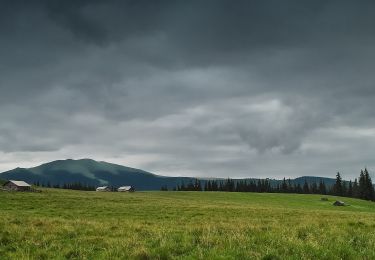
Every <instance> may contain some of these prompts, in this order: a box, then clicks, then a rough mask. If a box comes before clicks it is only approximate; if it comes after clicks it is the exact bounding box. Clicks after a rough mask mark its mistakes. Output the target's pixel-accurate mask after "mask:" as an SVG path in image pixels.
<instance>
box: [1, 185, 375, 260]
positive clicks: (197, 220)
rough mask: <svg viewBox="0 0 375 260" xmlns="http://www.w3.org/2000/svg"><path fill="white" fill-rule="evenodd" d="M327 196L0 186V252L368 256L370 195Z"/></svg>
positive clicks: (373, 212) (374, 227)
mask: <svg viewBox="0 0 375 260" xmlns="http://www.w3.org/2000/svg"><path fill="white" fill-rule="evenodd" d="M329 198H330V201H328V202H326V201H321V200H320V196H318V195H294V194H265V193H263V194H258V193H224V192H221V193H216V192H200V193H197V192H136V193H97V192H80V191H69V190H54V189H46V190H44V191H43V192H42V193H9V192H0V205H1V211H0V259H52V258H79V259H98V258H99V259H116V258H120V259H124V258H133V259H150V258H151V259H155V258H159V259H162V258H163V259H168V258H180V259H181V258H194V259H197V258H198V259H199V258H200V259H207V258H225V259H244V258H256V259H261V258H264V259H278V257H279V258H282V259H285V258H294V259H301V258H303V259H317V258H319V259H340V258H342V259H355V258H366V259H374V258H375V252H374V250H373V248H375V203H372V202H367V201H360V200H356V199H348V198H342V199H343V200H344V201H345V202H348V203H350V204H351V206H348V207H334V206H332V202H333V201H334V200H335V198H333V197H329Z"/></svg>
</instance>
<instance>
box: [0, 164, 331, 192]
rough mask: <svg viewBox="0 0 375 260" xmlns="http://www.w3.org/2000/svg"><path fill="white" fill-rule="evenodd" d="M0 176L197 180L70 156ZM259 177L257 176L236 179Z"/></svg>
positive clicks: (163, 182)
mask: <svg viewBox="0 0 375 260" xmlns="http://www.w3.org/2000/svg"><path fill="white" fill-rule="evenodd" d="M0 179H3V180H10V179H17V180H24V181H27V182H29V183H36V182H38V183H41V184H42V183H43V184H47V183H49V184H50V185H61V186H62V185H63V184H71V183H77V182H80V183H82V184H85V185H90V186H100V185H109V186H114V187H118V186H122V185H132V186H134V187H135V188H136V189H137V190H159V189H160V188H161V187H162V186H166V187H168V188H169V189H172V188H174V187H176V186H177V185H180V184H181V183H184V184H187V183H189V182H192V181H195V179H196V178H193V177H167V176H160V175H156V174H153V173H150V172H147V171H143V170H140V169H136V168H130V167H126V166H122V165H118V164H113V163H108V162H102V161H100V162H99V161H95V160H92V159H79V160H73V159H67V160H57V161H52V162H49V163H45V164H42V165H39V166H36V167H32V168H16V169H13V170H10V171H6V172H3V173H0ZM199 180H200V181H201V182H205V181H207V180H218V181H220V180H225V178H199ZM234 180H235V181H238V180H258V179H257V178H244V179H234ZM321 180H323V181H324V182H325V184H326V185H327V186H331V185H333V184H334V182H335V179H332V178H323V177H315V176H305V177H299V178H296V179H291V180H290V181H291V183H292V184H301V185H303V184H304V182H305V181H306V182H307V183H309V184H310V183H314V182H316V183H319V182H320V181H321ZM270 181H271V184H272V185H278V184H280V183H281V182H282V180H274V179H272V180H270Z"/></svg>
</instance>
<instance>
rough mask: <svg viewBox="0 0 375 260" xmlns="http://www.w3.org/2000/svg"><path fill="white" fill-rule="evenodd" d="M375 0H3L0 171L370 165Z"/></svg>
mask: <svg viewBox="0 0 375 260" xmlns="http://www.w3.org/2000/svg"><path fill="white" fill-rule="evenodd" d="M374 14H375V2H374V1H366V0H362V1H355V0H353V1H345V0H337V1H329V0H325V1H319V0H314V1H313V0H311V1H308V0H306V1H301V0H295V1H279V0H259V1H252V0H249V1H240V0H238V1H230V0H228V1H221V0H212V1H211V0H205V1H202V0H196V1H182V0H180V1H178V0H177V1H155V0H150V1H142V0H137V1H136V0H134V1H104V0H103V1H76V0H75V1H73V0H71V1H69V0H64V1H63V0H61V1H56V0H44V1H43V0H35V1H26V0H25V1H17V0H12V1H10V0H9V1H8V0H4V1H1V2H0V171H3V170H8V169H12V168H15V167H18V166H19V167H29V166H35V165H38V164H40V163H43V162H47V161H50V160H55V159H66V158H92V159H96V160H105V161H108V162H114V163H119V164H123V165H127V166H131V167H137V168H141V169H144V170H148V171H151V172H154V173H157V174H162V175H173V176H180V175H186V176H216V177H271V178H282V177H284V176H285V177H296V176H302V175H317V176H329V177H333V176H334V175H335V173H336V172H337V171H340V172H341V173H342V174H343V176H344V178H347V179H348V178H352V177H354V176H357V175H358V174H359V171H360V169H361V168H363V167H365V166H367V167H368V168H369V170H370V172H371V171H372V170H375V161H374V159H375V152H374V151H375V117H374V114H375V110H374V105H375V84H374V82H375V50H374V48H375V47H374V46H375V15H374Z"/></svg>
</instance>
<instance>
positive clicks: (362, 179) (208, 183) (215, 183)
mask: <svg viewBox="0 0 375 260" xmlns="http://www.w3.org/2000/svg"><path fill="white" fill-rule="evenodd" d="M161 190H162V191H167V190H168V187H167V186H163V187H161ZM173 190H174V191H226V192H269V193H300V194H322V195H335V196H343V197H352V198H359V199H364V200H375V191H374V186H373V184H372V180H371V177H370V174H369V172H368V170H367V169H365V170H361V173H360V175H359V177H358V178H356V179H355V180H354V181H351V180H350V181H343V180H342V178H341V175H340V173H339V172H338V173H337V174H336V181H335V183H334V185H326V184H325V183H324V181H323V180H321V181H320V182H319V183H316V182H314V183H307V181H306V180H305V182H304V184H303V185H301V184H300V183H294V182H292V181H291V180H290V179H285V178H284V179H283V180H282V181H281V183H277V184H274V183H272V182H271V180H269V179H258V180H233V179H229V178H228V179H226V180H203V181H202V180H198V179H195V180H194V181H190V182H189V183H187V184H186V185H185V184H184V183H183V182H182V183H181V184H180V185H177V186H176V187H174V188H173Z"/></svg>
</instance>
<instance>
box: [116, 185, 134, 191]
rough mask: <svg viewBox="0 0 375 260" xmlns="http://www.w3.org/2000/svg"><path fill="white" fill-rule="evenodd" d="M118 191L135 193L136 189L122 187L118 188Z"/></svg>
mask: <svg viewBox="0 0 375 260" xmlns="http://www.w3.org/2000/svg"><path fill="white" fill-rule="evenodd" d="M117 191H119V192H134V191H135V189H134V187H133V186H122V187H120V188H118V189H117Z"/></svg>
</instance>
